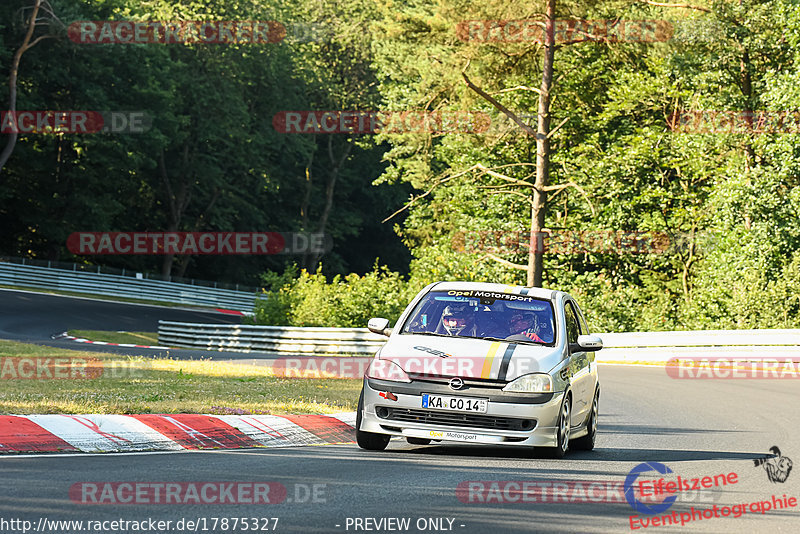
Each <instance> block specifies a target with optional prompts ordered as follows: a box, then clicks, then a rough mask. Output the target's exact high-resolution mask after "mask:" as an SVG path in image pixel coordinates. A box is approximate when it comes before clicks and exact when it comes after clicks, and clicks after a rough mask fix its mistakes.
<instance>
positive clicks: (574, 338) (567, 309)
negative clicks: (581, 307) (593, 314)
mask: <svg viewBox="0 0 800 534" xmlns="http://www.w3.org/2000/svg"><path fill="white" fill-rule="evenodd" d="M564 316H565V317H566V319H567V343H577V342H578V334H579V332H580V327H579V326H578V318H577V317H576V315H575V310H574V309H573V308H572V304H570V303H569V302H568V303H567V305H566V306H564Z"/></svg>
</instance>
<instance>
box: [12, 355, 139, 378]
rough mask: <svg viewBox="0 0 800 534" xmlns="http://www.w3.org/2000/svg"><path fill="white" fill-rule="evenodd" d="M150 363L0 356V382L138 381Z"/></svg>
mask: <svg viewBox="0 0 800 534" xmlns="http://www.w3.org/2000/svg"><path fill="white" fill-rule="evenodd" d="M149 365H150V364H149V362H146V361H145V362H127V361H117V360H108V361H104V360H100V359H98V358H47V357H22V356H0V380H92V379H97V378H138V377H142V376H144V373H143V369H144V368H145V367H147V366H149Z"/></svg>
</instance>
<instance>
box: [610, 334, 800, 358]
mask: <svg viewBox="0 0 800 534" xmlns="http://www.w3.org/2000/svg"><path fill="white" fill-rule="evenodd" d="M597 335H598V336H600V337H601V338H602V340H603V350H601V351H600V352H598V353H597V361H598V362H601V363H602V362H612V361H622V362H635V361H641V362H666V361H668V360H670V359H671V358H734V359H747V358H798V357H800V330H790V329H786V330H690V331H681V332H628V333H608V334H597Z"/></svg>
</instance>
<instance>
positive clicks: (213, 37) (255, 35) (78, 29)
mask: <svg viewBox="0 0 800 534" xmlns="http://www.w3.org/2000/svg"><path fill="white" fill-rule="evenodd" d="M67 35H68V36H69V39H70V40H71V41H72V42H73V43H77V44H192V43H205V44H242V43H254V44H265V43H278V42H280V41H282V40H283V38H284V37H286V28H285V27H284V25H283V24H281V23H280V22H277V21H274V20H267V21H257V20H238V21H237V20H233V21H230V20H228V21H171V22H170V21H130V20H95V21H92V20H82V21H77V22H73V23H72V24H70V25H69V27H68V28H67Z"/></svg>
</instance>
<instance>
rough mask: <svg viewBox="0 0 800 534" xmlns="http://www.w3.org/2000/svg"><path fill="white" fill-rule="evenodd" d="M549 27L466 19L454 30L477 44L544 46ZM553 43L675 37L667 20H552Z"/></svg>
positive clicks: (538, 22) (540, 23) (647, 40)
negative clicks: (528, 44)
mask: <svg viewBox="0 0 800 534" xmlns="http://www.w3.org/2000/svg"><path fill="white" fill-rule="evenodd" d="M547 31H548V28H547V26H546V23H545V21H544V20H543V19H538V20H537V19H523V20H467V21H463V22H460V23H459V24H458V26H457V27H456V34H457V35H458V38H459V39H460V40H462V41H465V42H477V43H539V44H542V43H545V42H546V37H547ZM550 31H552V32H553V38H554V40H555V42H556V43H559V44H569V43H580V42H584V41H595V42H602V43H619V42H633V43H653V42H659V41H668V40H669V39H670V38H671V37H672V35H673V34H674V29H673V26H672V23H670V22H669V21H666V20H619V19H616V20H581V19H577V20H576V19H556V20H555V21H553V25H552V29H551V30H550Z"/></svg>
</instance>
